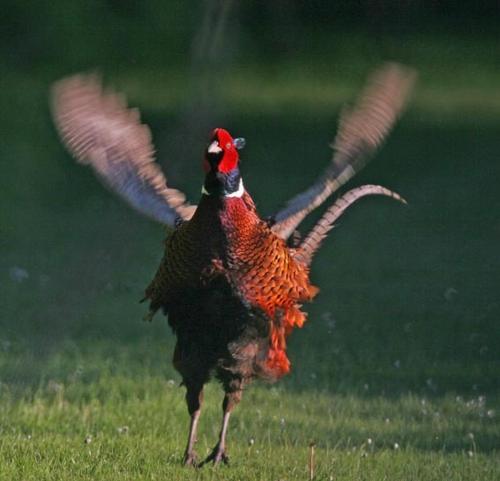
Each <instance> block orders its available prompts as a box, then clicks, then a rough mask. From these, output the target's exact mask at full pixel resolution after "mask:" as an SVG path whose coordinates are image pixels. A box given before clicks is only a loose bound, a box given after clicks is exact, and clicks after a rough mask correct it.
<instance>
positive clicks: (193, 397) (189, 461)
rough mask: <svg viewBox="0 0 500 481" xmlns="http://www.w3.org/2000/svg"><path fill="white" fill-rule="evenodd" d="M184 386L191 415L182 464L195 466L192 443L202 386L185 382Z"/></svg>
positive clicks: (194, 440) (195, 430)
mask: <svg viewBox="0 0 500 481" xmlns="http://www.w3.org/2000/svg"><path fill="white" fill-rule="evenodd" d="M186 388H187V391H186V403H187V406H188V411H189V414H190V416H191V422H190V425H189V436H188V442H187V446H186V451H185V452H184V459H183V464H184V466H196V464H197V456H196V452H195V451H194V445H195V444H196V440H197V439H196V432H197V430H198V420H199V419H200V414H201V404H202V402H203V386H199V385H195V386H193V385H189V384H186Z"/></svg>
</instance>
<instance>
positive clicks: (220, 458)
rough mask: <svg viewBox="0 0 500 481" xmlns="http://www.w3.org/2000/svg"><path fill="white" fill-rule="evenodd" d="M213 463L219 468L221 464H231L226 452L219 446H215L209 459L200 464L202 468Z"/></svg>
mask: <svg viewBox="0 0 500 481" xmlns="http://www.w3.org/2000/svg"><path fill="white" fill-rule="evenodd" d="M210 462H211V463H212V464H213V465H214V466H217V465H218V464H220V463H221V462H222V463H224V464H226V465H228V464H229V457H228V455H227V454H226V452H225V450H224V449H223V448H221V447H219V446H218V445H217V446H215V448H214V449H213V451H212V452H211V453H210V454H209V455H208V456H207V458H206V459H205V460H204V461H203V462H202V463H201V464H200V467H201V466H204V465H205V464H208V463H210Z"/></svg>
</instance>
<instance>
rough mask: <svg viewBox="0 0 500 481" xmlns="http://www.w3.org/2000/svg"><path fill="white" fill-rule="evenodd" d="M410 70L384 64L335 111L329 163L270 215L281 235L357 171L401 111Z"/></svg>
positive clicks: (409, 83) (412, 80)
mask: <svg viewBox="0 0 500 481" xmlns="http://www.w3.org/2000/svg"><path fill="white" fill-rule="evenodd" d="M415 79H416V73H415V71H414V70H412V69H410V68H408V67H403V66H401V65H399V64H394V63H389V64H384V65H383V66H382V67H381V68H380V69H378V70H377V71H375V72H374V73H373V74H372V75H371V76H370V77H369V79H368V82H367V85H366V87H365V88H364V90H363V91H362V92H361V95H360V96H359V98H358V101H357V102H356V104H355V105H354V107H352V108H346V109H344V111H343V112H342V114H341V117H340V120H339V127H338V131H337V136H336V138H335V140H334V142H333V144H332V149H333V156H332V160H331V163H330V165H329V166H328V167H327V169H326V170H325V172H324V173H323V175H322V176H320V177H319V179H318V180H317V181H316V182H315V183H314V184H313V185H312V186H311V187H310V188H309V189H307V190H306V191H304V192H302V193H300V194H298V195H297V196H295V197H294V198H292V199H291V200H290V201H289V202H288V203H287V204H286V206H285V207H284V208H283V209H282V210H280V211H279V212H277V213H276V214H275V215H274V216H272V218H271V221H272V223H273V225H272V230H273V231H274V232H275V234H276V235H278V236H279V237H281V238H283V239H287V238H288V237H289V236H290V235H291V234H292V233H293V231H294V230H295V229H296V228H297V226H298V225H299V224H300V222H302V220H303V219H304V218H305V217H306V216H307V214H309V212H311V211H312V210H313V209H315V208H316V207H318V206H319V205H320V204H322V203H323V202H324V201H325V200H326V199H327V198H328V197H329V196H330V195H332V194H333V193H334V192H335V191H336V190H337V189H339V187H341V186H342V185H343V184H345V183H346V182H347V181H348V180H349V179H351V178H352V177H353V176H354V175H355V174H356V173H357V172H359V171H360V170H361V169H362V168H363V167H364V166H365V165H366V163H367V161H368V160H369V158H370V157H371V156H372V155H373V153H374V152H375V151H376V149H377V148H378V147H379V146H380V145H381V144H382V142H383V141H384V139H385V138H386V136H387V134H388V133H389V131H390V130H391V128H392V127H393V125H394V123H395V121H396V120H397V118H398V117H399V115H400V114H401V112H402V111H403V109H404V107H405V104H406V102H407V99H408V97H409V94H410V92H411V90H412V87H413V85H414V83H415Z"/></svg>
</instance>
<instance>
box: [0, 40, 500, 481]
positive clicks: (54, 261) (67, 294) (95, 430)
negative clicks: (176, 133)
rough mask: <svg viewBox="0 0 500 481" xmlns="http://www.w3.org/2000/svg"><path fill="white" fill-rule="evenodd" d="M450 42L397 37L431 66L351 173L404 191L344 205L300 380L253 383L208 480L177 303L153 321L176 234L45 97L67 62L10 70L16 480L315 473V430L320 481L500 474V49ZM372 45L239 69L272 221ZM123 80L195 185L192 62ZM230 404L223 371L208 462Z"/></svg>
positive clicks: (4, 195) (6, 251)
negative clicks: (183, 381)
mask: <svg viewBox="0 0 500 481" xmlns="http://www.w3.org/2000/svg"><path fill="white" fill-rule="evenodd" d="M431 40H432V42H430V40H429V42H430V43H426V42H427V41H426V40H425V39H420V40H419V41H416V40H414V41H413V43H412V42H410V43H409V44H408V45H406V44H405V45H403V46H399V47H398V46H397V45H396V46H394V45H393V44H392V43H390V45H389V44H388V45H385V46H384V45H382V47H383V48H382V50H383V51H384V52H386V53H388V54H392V55H388V56H389V58H401V60H406V61H407V62H408V63H412V64H415V65H416V66H417V67H418V68H419V69H420V71H421V84H420V87H419V89H418V90H417V92H416V95H415V101H414V104H413V106H412V108H411V109H410V112H409V113H408V115H407V116H406V117H405V119H404V120H403V121H402V123H401V124H400V125H399V126H398V128H397V129H396V130H395V132H394V134H393V135H392V137H391V138H390V140H389V142H388V143H387V145H386V146H385V147H384V149H383V150H382V151H381V152H380V154H379V155H378V157H377V159H375V160H374V162H373V163H372V164H371V165H370V166H368V167H367V168H366V169H365V171H364V172H363V173H361V174H360V175H359V176H358V178H357V179H356V180H355V181H354V184H353V185H360V184H361V183H364V182H370V183H381V184H385V185H387V186H388V187H391V188H394V189H395V190H398V191H400V192H401V193H402V194H403V195H404V196H405V197H406V198H407V199H408V200H409V206H408V207H407V208H401V207H400V206H398V205H396V204H392V203H391V202H389V201H384V200H383V199H370V200H365V201H362V202H361V203H360V205H359V206H357V207H354V208H353V209H352V210H351V211H350V212H349V214H348V215H346V216H345V217H344V218H343V219H342V222H341V223H340V225H339V227H338V228H337V229H336V230H334V231H333V233H332V234H331V236H330V238H329V239H328V241H327V242H326V243H325V245H324V247H323V248H322V251H321V252H320V254H319V256H318V258H317V260H316V263H315V264H314V265H313V271H312V277H313V281H314V282H315V283H316V284H317V285H319V286H320V287H321V293H320V295H319V297H318V299H317V301H316V302H315V303H314V304H312V305H311V306H307V309H308V311H309V319H310V320H309V322H308V323H307V324H306V326H305V327H304V328H303V329H302V330H301V331H298V332H296V333H294V335H293V336H292V338H291V340H290V357H291V360H292V363H293V372H292V374H291V375H290V376H289V377H287V378H286V379H284V380H283V381H281V382H280V383H278V384H276V385H273V386H267V385H262V384H256V385H254V386H252V387H250V388H249V389H248V391H247V392H246V393H245V396H244V399H243V402H242V404H241V406H240V407H239V408H238V409H237V410H236V412H235V414H234V417H233V419H232V421H231V429H230V433H229V442H230V445H229V450H230V455H231V457H232V466H231V467H230V468H225V467H221V469H216V470H214V469H212V468H211V467H206V468H204V469H203V470H200V471H196V472H193V471H192V470H184V469H182V468H181V467H180V459H181V455H182V450H183V448H184V443H185V437H186V434H187V413H186V409H185V406H184V400H183V389H180V388H178V387H177V386H178V383H179V378H178V376H177V374H176V373H175V372H174V370H173V368H172V367H171V365H170V357H171V355H172V351H173V342H174V340H173V337H172V335H171V334H170V333H169V330H168V328H167V326H166V321H165V319H164V318H161V316H158V318H156V319H155V321H154V322H153V324H144V323H141V322H140V319H141V317H142V315H143V314H144V306H143V305H140V304H139V303H138V300H139V299H140V298H141V296H142V291H143V288H144V286H145V285H146V284H147V283H148V281H149V280H150V278H151V275H152V273H153V272H154V270H155V268H156V266H157V263H158V261H159V258H160V256H161V255H162V249H163V246H162V239H163V236H164V232H163V229H162V228H161V227H159V226H156V225H154V224H152V223H150V222H148V221H147V220H144V219H142V218H140V217H139V216H136V215H134V214H133V213H131V211H130V210H129V209H128V208H127V207H126V206H124V205H122V204H121V203H120V202H119V201H118V200H116V199H115V198H114V197H113V196H112V195H110V194H109V193H107V192H106V191H105V190H104V189H102V188H101V186H100V185H98V183H97V182H96V181H95V179H94V178H93V176H92V174H91V173H90V172H88V171H87V170H85V169H83V168H82V167H80V166H77V165H75V164H73V163H72V162H71V161H70V160H69V159H68V156H67V155H66V154H65V153H64V152H63V150H62V149H61V147H60V145H59V143H58V140H57V138H56V135H55V133H54V131H53V128H52V126H51V123H50V119H49V114H48V110H47V106H46V103H47V88H48V85H49V83H50V82H51V81H52V80H53V79H54V78H55V77H57V76H59V75H60V74H59V73H57V74H56V73H55V72H54V71H50V69H49V70H47V71H45V72H42V71H39V72H37V73H34V74H33V75H27V74H24V73H21V72H17V71H11V72H7V73H6V74H5V75H4V76H2V79H0V84H1V87H2V88H0V101H1V103H2V106H3V111H4V112H10V113H11V115H10V116H9V118H8V119H4V120H2V121H1V124H0V126H1V129H2V133H3V138H4V139H6V141H4V142H2V143H1V144H0V168H1V172H2V179H3V187H2V189H1V190H0V249H1V253H2V255H1V256H0V286H1V291H0V292H1V295H0V326H1V330H0V479H8V480H24V481H25V480H30V479H33V480H35V479H36V480H43V479H50V480H53V479H56V480H57V479H61V480H67V479H71V480H97V479H98V480H107V479H109V480H112V479H134V480H136V479H137V480H141V479H148V480H155V479H169V480H170V479H172V480H174V479H193V478H194V477H196V478H199V479H238V480H257V479H269V480H280V479H284V480H291V479H298V480H299V479H308V468H307V463H308V456H309V444H310V443H311V442H312V441H314V442H315V443H316V446H317V447H316V451H317V460H316V479H318V480H329V479H334V480H358V479H366V480H385V479H390V480H393V479H394V480H396V479H405V480H408V479H411V480H413V479H414V480H419V481H427V480H442V479H449V480H469V479H474V480H479V481H482V480H493V479H496V478H497V477H498V472H499V469H500V466H499V464H500V463H499V461H498V459H500V457H499V453H498V450H499V446H500V425H499V422H498V415H499V413H500V402H499V397H498V394H499V384H498V372H499V367H500V358H499V351H498V348H497V346H498V344H499V342H500V338H499V334H500V333H499V330H498V317H499V315H500V303H499V300H498V279H497V277H498V269H499V268H500V265H499V257H498V246H497V242H496V239H497V238H498V234H499V231H498V214H499V212H498V208H496V206H497V205H498V202H497V196H498V194H497V190H498V186H497V179H498V177H499V175H500V166H499V165H500V164H498V162H497V156H498V154H497V153H498V151H499V150H500V141H499V137H498V127H497V125H496V118H497V117H498V112H499V111H500V103H499V96H498V95H499V93H498V88H497V87H496V85H498V82H497V80H498V72H496V71H495V70H494V69H492V68H491V66H490V65H489V64H488V62H486V61H485V57H484V56H485V55H486V53H485V52H486V51H490V50H491V49H492V48H497V47H494V46H492V45H490V44H489V43H486V44H485V45H486V47H485V48H484V49H481V45H480V44H477V45H476V44H474V45H472V46H470V45H461V44H459V45H458V47H457V46H455V47H449V49H448V47H447V45H448V43H447V40H446V38H445V37H443V38H442V39H441V41H437V40H436V39H431ZM353 41H354V40H353ZM440 42H441V43H440ZM431 44H432V45H434V46H435V48H436V51H435V52H434V54H433V55H434V56H430V57H428V56H427V53H428V52H429V48H430V45H431ZM454 45H456V44H454ZM495 45H496V44H495ZM353 48H355V49H357V51H360V50H359V49H361V51H363V52H364V56H363V55H362V56H361V60H360V63H358V64H356V65H354V66H353V65H351V64H350V63H349V61H348V60H349V58H350V54H349V52H347V53H344V55H345V56H346V57H345V58H343V57H340V59H339V61H338V63H337V64H336V66H335V69H333V67H332V66H329V65H326V64H325V62H321V61H320V60H321V59H320V58H309V57H308V56H307V55H305V56H304V57H303V58H302V57H300V54H298V56H297V58H296V59H295V60H293V61H289V62H288V63H285V64H281V65H280V66H271V65H263V66H261V65H260V64H258V62H256V61H255V59H250V63H249V64H248V65H247V66H246V67H240V68H239V69H236V70H234V71H232V72H231V73H230V74H227V78H226V80H227V81H226V82H225V86H226V89H225V92H224V99H225V105H226V107H227V108H226V110H225V111H222V113H219V114H218V117H217V119H216V120H214V122H217V123H221V124H223V125H226V126H228V127H229V128H230V130H231V131H235V132H237V133H238V135H240V134H243V135H245V136H246V137H247V140H248V146H247V148H246V149H245V151H244V157H243V172H244V176H245V185H246V186H247V187H248V188H249V189H250V191H251V192H252V194H253V196H254V198H255V199H256V201H257V204H258V207H259V209H260V211H261V212H262V213H263V214H264V215H266V214H268V213H271V212H272V211H273V209H275V208H276V207H278V206H279V205H280V204H281V202H283V200H285V199H287V198H288V197H289V196H290V195H292V194H293V193H295V192H297V191H298V190H299V189H301V188H303V187H304V186H305V185H307V184H308V183H309V182H310V181H311V180H312V179H313V178H314V177H315V176H316V175H317V173H318V172H319V171H320V170H321V168H322V167H323V166H324V164H325V163H326V162H327V160H328V157H329V152H328V149H327V143H328V141H329V140H330V138H331V136H332V131H333V130H334V125H335V123H336V117H337V114H338V110H339V109H340V106H341V104H342V103H343V102H345V101H346V100H348V99H349V98H351V96H352V94H353V93H354V92H355V90H356V89H357V87H358V86H359V85H360V83H361V80H362V75H363V73H364V72H365V71H367V70H368V69H369V67H370V66H371V65H372V64H373V63H374V62H375V61H378V60H379V59H378V57H377V56H375V57H373V58H372V56H371V55H372V53H373V49H376V48H377V49H379V48H381V44H380V43H379V44H378V45H375V46H371V45H369V44H368V43H367V44H366V45H365V47H363V48H361V46H360V44H359V43H358V44H355V47H353ZM363 49H364V50H363ZM384 49H385V50H384ZM398 49H399V50H398ZM398 52H399V53H401V52H403V53H404V52H406V53H407V55H406V57H405V56H404V55H403V56H401V55H398ZM439 53H441V54H442V55H439ZM461 53H463V55H460V54H461ZM377 55H380V53H379V54H377ZM442 58H446V59H447V62H448V63H444V64H443V65H442V66H441V64H440V62H441V59H442ZM252 62H255V64H254V63H252ZM342 65H343V66H344V67H345V68H340V67H341V66H342ZM304 66H305V67H304ZM365 67H366V68H365ZM452 67H453V68H452ZM455 68H457V69H459V70H458V71H457V70H454V69H455ZM451 71H453V72H455V73H454V75H450V74H449V72H451ZM306 72H309V73H306ZM311 72H312V73H311ZM447 72H448V73H447ZM64 73H65V72H64ZM111 77H112V78H113V79H114V80H115V81H116V84H117V85H119V86H120V87H122V88H123V89H124V90H125V91H126V92H127V93H128V94H129V95H130V96H131V97H132V98H133V102H134V104H136V105H140V107H141V110H142V111H143V113H144V117H145V119H146V120H147V121H148V123H150V124H151V126H152V129H153V134H154V138H155V143H156V144H157V147H158V151H159V158H160V159H163V158H166V157H169V160H168V162H167V164H168V165H167V168H168V173H169V180H170V181H171V182H172V185H176V186H179V187H181V188H183V189H185V190H186V191H187V193H188V194H189V197H190V198H191V199H196V198H197V196H198V187H199V184H200V182H201V177H200V175H201V173H200V172H198V171H197V169H193V168H191V165H192V162H193V160H192V158H193V157H187V158H186V156H182V155H178V156H177V155H175V153H177V152H178V151H177V150H176V148H178V147H179V142H178V139H176V138H174V139H173V140H172V139H171V135H170V133H171V131H172V126H174V125H176V122H177V121H178V118H179V116H178V115H179V109H180V106H181V105H182V104H183V102H184V99H185V98H186V97H187V95H188V90H187V89H186V88H185V86H184V85H183V84H182V79H183V76H182V73H179V72H177V73H175V72H174V73H172V72H170V71H166V70H164V69H162V68H161V67H158V68H157V71H156V72H155V74H154V75H153V74H152V73H151V71H150V70H147V71H143V70H141V69H137V70H135V71H133V70H129V71H127V72H120V73H119V74H118V73H116V72H114V73H112V74H111ZM203 135H204V134H203ZM201 142H203V139H201V140H200V145H201ZM173 152H174V154H173ZM181 153H182V152H181ZM167 154H168V155H167ZM179 159H186V161H185V163H183V162H182V161H180V160H179ZM187 162H189V164H187ZM220 403H221V393H220V390H219V388H218V387H217V386H216V385H214V384H213V385H209V387H208V388H207V397H206V402H205V411H204V414H203V418H202V421H201V432H200V441H199V449H198V451H199V453H200V455H204V454H206V452H207V450H208V449H209V448H210V447H212V445H213V444H214V443H215V439H216V436H217V432H218V429H219V421H220V419H219V417H220ZM86 439H87V440H88V441H90V442H88V441H87V443H86V442H85V440H86ZM369 439H370V440H371V442H369V441H368V440H369ZM251 440H253V443H252V441H251ZM396 444H397V446H398V447H397V448H396Z"/></svg>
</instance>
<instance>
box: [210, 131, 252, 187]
mask: <svg viewBox="0 0 500 481" xmlns="http://www.w3.org/2000/svg"><path fill="white" fill-rule="evenodd" d="M244 146H245V139H243V138H242V137H238V138H236V139H233V137H232V136H231V134H230V133H229V132H228V131H227V130H225V129H221V128H218V129H214V130H213V132H212V135H211V137H210V141H209V143H208V146H207V148H206V150H205V156H204V159H203V169H204V171H205V173H206V178H205V183H204V185H203V193H204V194H207V195H212V194H215V195H217V194H218V195H224V196H238V194H239V193H240V192H241V193H242V192H243V182H242V180H241V175H240V171H239V168H238V164H239V160H240V157H239V153H238V150H241V149H242V148H243V147H244ZM240 195H241V194H240Z"/></svg>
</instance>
